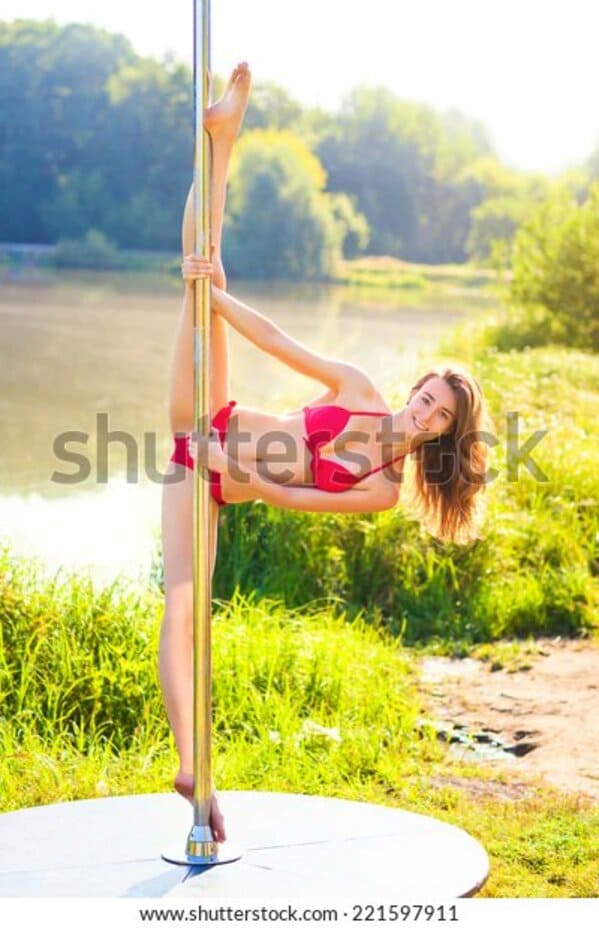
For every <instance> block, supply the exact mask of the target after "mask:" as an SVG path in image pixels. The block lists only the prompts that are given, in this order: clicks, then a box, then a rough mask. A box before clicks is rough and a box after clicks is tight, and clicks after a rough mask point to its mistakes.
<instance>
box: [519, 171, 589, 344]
mask: <svg viewBox="0 0 599 928" xmlns="http://www.w3.org/2000/svg"><path fill="white" fill-rule="evenodd" d="M511 298H512V301H513V302H514V303H516V304H520V305H522V306H524V307H526V308H527V309H529V311H530V312H531V313H533V312H534V311H535V310H536V309H537V308H541V309H542V310H543V311H544V312H545V314H546V320H547V328H548V330H550V334H551V337H552V338H553V339H554V340H558V341H562V342H564V343H565V344H568V345H573V346H576V347H580V348H592V349H593V350H595V351H597V350H599V181H597V182H595V183H594V184H593V185H592V187H591V189H590V192H589V197H588V199H587V200H586V201H585V202H584V203H583V204H582V205H580V204H578V203H577V202H576V201H575V200H573V199H572V198H571V196H570V195H569V194H568V192H567V191H566V190H564V189H561V190H558V191H556V192H555V193H554V194H553V195H552V196H551V197H550V198H549V199H548V200H547V201H546V202H545V203H543V204H542V205H541V206H540V207H539V208H538V209H537V210H536V212H535V214H534V216H533V217H532V218H531V219H530V220H529V221H528V222H526V223H525V224H524V225H523V227H522V228H521V229H520V230H519V231H518V232H517V234H516V238H515V242H514V258H513V279H512V284H511Z"/></svg>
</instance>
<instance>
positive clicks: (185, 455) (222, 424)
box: [171, 400, 237, 506]
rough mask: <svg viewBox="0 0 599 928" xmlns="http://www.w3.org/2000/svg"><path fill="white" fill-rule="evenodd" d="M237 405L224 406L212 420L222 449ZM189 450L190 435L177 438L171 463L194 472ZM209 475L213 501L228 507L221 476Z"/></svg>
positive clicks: (212, 473) (217, 474)
mask: <svg viewBox="0 0 599 928" xmlns="http://www.w3.org/2000/svg"><path fill="white" fill-rule="evenodd" d="M236 405H237V403H236V401H235V400H231V401H230V402H229V403H227V405H226V406H223V407H222V409H219V411H218V412H217V413H216V415H215V416H214V418H213V420H212V425H213V426H214V428H215V429H217V431H218V437H219V439H220V443H221V447H224V444H225V438H226V435H227V426H228V424H229V418H230V416H231V412H232V410H233V407H234V406H236ZM188 448H189V435H181V436H178V437H177V438H175V449H174V451H173V453H172V454H171V461H174V462H175V463H176V464H183V465H184V466H185V467H188V468H189V469H190V470H193V464H194V461H193V458H192V457H191V455H190V454H189V450H188ZM208 474H209V477H210V495H211V496H212V499H215V500H216V502H217V503H218V505H219V506H226V505H227V503H226V502H225V500H224V499H223V491H222V485H221V475H220V474H219V473H218V472H217V471H214V470H209V471H208Z"/></svg>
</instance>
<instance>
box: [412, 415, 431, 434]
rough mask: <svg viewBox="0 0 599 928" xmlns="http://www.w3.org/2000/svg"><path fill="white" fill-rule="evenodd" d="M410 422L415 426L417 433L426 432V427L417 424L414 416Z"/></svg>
mask: <svg viewBox="0 0 599 928" xmlns="http://www.w3.org/2000/svg"><path fill="white" fill-rule="evenodd" d="M412 422H413V423H414V425H415V426H416V428H417V429H418V431H419V432H428V429H427V427H426V425H424V426H422V425H419V424H418V421H417V419H416V416H412Z"/></svg>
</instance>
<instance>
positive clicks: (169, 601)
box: [159, 66, 250, 841]
mask: <svg viewBox="0 0 599 928" xmlns="http://www.w3.org/2000/svg"><path fill="white" fill-rule="evenodd" d="M249 85H250V75H249V71H248V69H247V66H240V67H239V68H237V69H236V70H235V71H234V72H233V75H232V77H231V80H230V82H229V85H228V87H227V90H226V91H225V95H224V97H223V98H222V99H221V100H220V101H218V102H217V103H216V104H215V105H214V106H213V107H210V109H209V110H208V112H207V113H206V118H205V122H206V126H207V128H208V129H209V131H210V135H211V142H212V203H211V224H212V233H213V242H214V246H215V253H214V256H213V262H214V265H215V270H216V274H215V276H216V277H217V279H218V278H219V275H220V279H221V280H223V281H224V274H223V272H222V261H221V257H220V247H221V237H222V225H223V210H224V203H225V193H226V178H227V169H228V163H229V157H230V153H231V147H232V144H233V140H234V137H235V134H236V133H237V131H238V129H239V125H240V124H241V120H242V118H243V113H244V111H245V107H246V104H247V95H248V92H249ZM182 239H183V248H184V252H185V251H187V249H189V250H190V251H192V250H193V210H192V199H191V191H190V196H188V200H187V204H186V208H185V214H184V218H183V229H182ZM188 291H189V292H188ZM211 322H212V325H211V328H212V332H211V373H212V377H211V398H210V402H211V414H212V415H214V413H215V411H216V410H217V409H219V408H220V407H221V406H222V405H224V404H225V403H226V401H227V399H228V392H229V388H228V378H229V371H228V352H227V331H226V323H225V321H224V320H223V319H219V318H218V316H217V314H216V313H213V314H212V320H211ZM192 327H193V291H191V288H186V296H185V300H184V305H183V309H182V313H181V317H180V320H179V327H178V331H177V336H176V345H175V357H174V358H173V377H172V378H171V425H172V426H173V431H174V432H176V431H190V430H191V428H192V425H193V395H192V391H193V361H192ZM170 468H171V472H174V469H177V470H178V471H179V476H180V477H181V480H180V481H177V482H175V483H165V484H164V486H163V504H162V532H163V557H164V586H165V611H164V620H163V624H162V628H161V633H160V655H159V674H160V682H161V686H162V691H163V696H164V701H165V706H166V711H167V715H168V718H169V722H170V724H171V728H172V730H173V735H174V738H175V743H176V746H177V750H178V752H179V757H180V768H179V772H178V774H177V777H176V778H175V788H176V789H177V790H178V791H179V792H180V793H181V794H182V795H184V796H186V798H188V799H190V800H191V799H192V796H193V568H192V560H193V551H192V548H193V516H192V505H193V472H192V471H191V470H189V469H187V468H185V467H183V466H182V465H179V464H174V463H172V462H171V464H170ZM217 525H218V507H217V505H216V503H215V502H214V501H213V500H212V499H211V500H210V528H209V531H210V550H211V573H212V571H213V570H214V562H215V557H216V541H217ZM210 822H211V826H212V830H213V834H214V837H215V839H216V840H217V841H222V840H224V838H225V830H224V822H223V818H222V815H221V814H220V811H219V809H218V803H217V801H216V797H214V800H213V804H212V809H211V816H210Z"/></svg>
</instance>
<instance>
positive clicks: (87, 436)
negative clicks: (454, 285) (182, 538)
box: [0, 271, 494, 582]
mask: <svg viewBox="0 0 599 928" xmlns="http://www.w3.org/2000/svg"><path fill="white" fill-rule="evenodd" d="M181 289H182V288H181V284H180V282H179V281H178V280H176V279H174V278H173V279H169V278H168V277H165V276H161V277H153V276H151V275H140V274H122V273H119V274H110V273H81V272H73V271H63V272H60V273H41V272H37V274H36V275H35V276H32V277H29V278H27V279H11V278H10V277H9V276H6V275H5V277H4V278H3V279H2V280H1V281H0V323H1V324H0V411H1V417H0V422H1V438H2V440H1V442H0V540H4V541H7V542H8V543H9V544H10V547H11V550H12V551H13V552H14V553H16V554H23V555H26V556H28V557H37V558H39V559H40V563H41V564H42V565H44V566H45V568H46V569H47V570H49V571H50V572H51V573H53V572H55V571H56V570H58V569H62V570H63V571H64V570H67V571H68V570H71V569H77V570H81V569H82V568H84V567H89V569H90V571H91V573H92V575H93V576H94V577H95V578H96V579H98V580H99V581H101V582H104V581H109V580H110V579H112V578H114V577H116V576H118V575H119V574H122V575H124V576H127V577H134V578H137V577H143V576H144V575H145V572H147V567H148V564H149V559H150V557H151V553H152V551H153V550H154V548H155V544H156V538H157V537H158V530H159V523H160V483H159V482H158V481H157V480H156V479H155V478H154V479H152V478H151V476H149V475H148V473H146V471H150V468H151V465H152V463H153V461H154V458H155V464H156V467H157V469H158V471H159V472H163V471H164V470H165V467H166V462H167V460H168V457H169V455H170V453H171V437H170V433H169V428H168V416H167V389H168V377H169V369H170V358H171V350H172V343H173V336H174V331H175V326H176V322H177V317H178V313H179V309H180V305H181ZM230 289H231V292H232V293H233V294H234V295H236V296H238V297H239V298H240V299H242V300H243V301H244V302H247V303H249V304H250V305H252V306H255V307H256V308H257V309H259V310H260V311H261V312H263V313H265V314H266V315H267V316H269V317H270V318H272V319H273V320H274V321H276V322H277V324H278V325H280V326H281V327H282V328H284V329H285V330H286V331H288V332H289V333H290V334H291V335H292V336H293V337H294V338H297V339H299V340H301V341H303V342H305V343H306V344H307V345H308V346H309V347H311V348H312V349H314V350H316V351H319V352H321V353H324V354H326V355H331V356H334V357H339V358H342V359H344V360H347V361H352V362H354V363H356V364H359V365H360V366H361V367H363V368H364V369H365V370H367V371H368V372H369V374H370V375H371V376H372V377H373V379H374V380H375V382H376V383H377V384H378V386H379V388H380V389H381V390H382V392H383V393H384V394H385V396H386V397H387V398H388V400H389V402H390V403H391V404H392V406H393V405H395V404H399V402H403V400H404V395H405V391H406V390H407V389H408V388H409V386H410V384H411V383H412V382H413V380H414V379H415V375H416V373H417V372H419V371H421V370H422V368H423V364H424V363H425V362H424V357H425V356H426V355H427V354H430V352H431V351H434V350H435V347H436V345H437V344H438V342H439V339H440V338H441V336H442V335H443V334H445V333H446V332H447V331H448V330H449V329H451V328H452V327H453V326H454V325H455V324H456V323H458V322H461V321H464V320H465V319H466V318H468V317H469V316H471V315H480V314H481V313H486V312H487V311H488V310H489V309H490V308H491V307H492V306H493V305H494V303H493V301H492V300H491V299H490V298H489V297H488V296H486V295H485V294H484V293H481V292H476V291H465V290H464V291H457V290H456V291H453V292H447V293H446V294H444V295H443V297H442V298H441V297H439V296H436V297H435V299H434V300H433V299H431V298H423V297H422V296H421V295H419V294H412V295H410V294H409V292H404V293H400V294H397V293H394V294H389V293H382V294H380V295H378V296H375V297H373V296H372V291H369V293H368V294H367V295H366V294H365V293H363V292H362V293H361V292H360V291H356V290H355V289H354V290H349V289H348V288H343V287H331V286H327V285H305V284H297V285H290V284H285V285H282V284H269V283H268V284H267V283H260V284H256V283H252V284H249V283H244V282H239V281H234V282H231V284H230ZM231 389H232V397H233V398H235V399H236V400H237V401H238V402H239V403H240V404H243V405H253V406H257V407H260V408H264V409H269V410H272V411H276V412H279V411H281V412H282V411H285V410H288V409H291V408H295V407H297V405H298V404H303V403H305V402H308V401H310V400H311V399H312V398H313V397H315V396H317V395H318V394H319V393H321V392H322V388H321V387H320V385H319V384H317V383H314V382H312V381H310V380H307V379H306V378H304V377H301V376H300V375H299V374H296V373H295V372H293V371H290V370H289V369H287V368H285V367H284V365H282V364H281V363H280V362H279V361H277V360H276V359H273V358H271V357H269V356H267V355H265V354H264V353H262V352H260V351H259V350H258V349H257V348H256V347H255V346H254V345H251V344H250V343H249V342H247V341H246V340H244V339H243V338H242V337H240V336H239V335H238V334H237V333H236V332H231ZM102 431H104V432H105V433H106V432H108V433H109V435H110V436H111V437H110V440H109V442H108V445H107V452H106V453H103V454H101V453H99V452H98V447H100V448H103V447H106V442H102V441H100V443H99V445H98V437H99V436H100V435H101V433H102ZM66 433H73V434H72V435H70V436H69V435H67V434H66ZM123 433H126V434H127V435H128V436H129V437H128V438H127V439H126V440H127V441H129V443H130V444H131V445H132V446H133V445H134V446H135V448H136V449H137V452H138V460H137V462H135V460H134V451H130V453H129V459H127V452H126V448H125V445H124V444H123V441H122V440H121V439H120V438H119V435H120V436H122V435H123ZM67 438H70V440H71V442H70V444H69V445H68V446H66V447H67V448H68V450H69V451H70V452H76V453H78V454H81V455H84V457H85V459H86V460H87V462H88V464H87V469H88V471H89V473H88V475H87V476H86V477H85V479H77V480H75V481H73V477H72V475H73V474H77V473H78V467H77V466H76V465H75V462H71V463H67V461H66V460H65V456H64V455H63V454H61V452H60V451H59V450H58V446H57V442H58V443H59V442H60V441H64V440H66V439H67ZM144 440H145V442H146V444H145V446H144ZM69 475H71V477H70V479H69Z"/></svg>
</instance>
